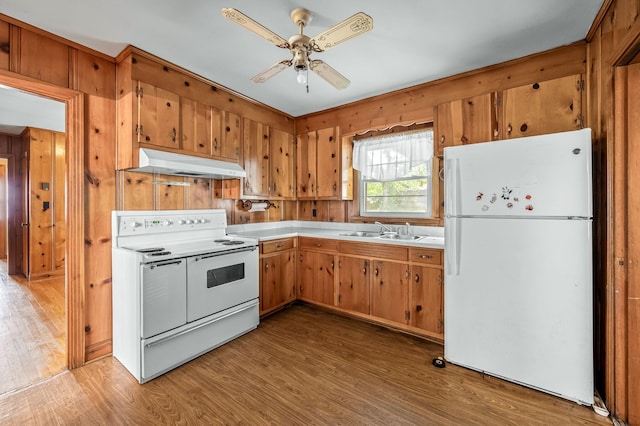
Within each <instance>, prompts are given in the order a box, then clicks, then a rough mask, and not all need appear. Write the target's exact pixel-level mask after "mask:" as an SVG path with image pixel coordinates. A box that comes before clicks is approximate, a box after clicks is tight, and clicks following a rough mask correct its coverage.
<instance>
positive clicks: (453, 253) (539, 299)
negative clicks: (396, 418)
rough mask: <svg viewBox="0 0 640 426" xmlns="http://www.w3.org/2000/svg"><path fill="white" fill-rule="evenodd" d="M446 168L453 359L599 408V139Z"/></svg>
mask: <svg viewBox="0 0 640 426" xmlns="http://www.w3.org/2000/svg"><path fill="white" fill-rule="evenodd" d="M444 161H445V199H444V201H445V288H444V306H445V310H444V318H445V323H444V329H445V345H444V356H445V359H446V360H447V361H448V362H451V363H453V364H457V365H460V366H463V367H467V368H471V369H474V370H477V371H481V372H484V373H486V374H489V375H492V376H496V377H500V378H503V379H506V380H509V381H512V382H515V383H519V384H522V385H524V386H528V387H531V388H535V389H538V390H540V391H543V392H547V393H550V394H554V395H557V396H559V397H562V398H566V399H569V400H572V401H576V402H578V403H581V404H586V405H591V404H593V397H594V385H593V315H592V310H593V301H592V298H593V293H592V287H593V278H592V255H591V254H592V192H591V129H583V130H578V131H572V132H564V133H556V134H550V135H543V136H532V137H526V138H519V139H513V140H507V141H499V142H488V143H479V144H472V145H466V146H458V147H450V148H445V150H444Z"/></svg>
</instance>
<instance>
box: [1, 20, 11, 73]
mask: <svg viewBox="0 0 640 426" xmlns="http://www.w3.org/2000/svg"><path fill="white" fill-rule="evenodd" d="M0 69H3V70H8V69H9V23H8V22H4V21H1V20H0Z"/></svg>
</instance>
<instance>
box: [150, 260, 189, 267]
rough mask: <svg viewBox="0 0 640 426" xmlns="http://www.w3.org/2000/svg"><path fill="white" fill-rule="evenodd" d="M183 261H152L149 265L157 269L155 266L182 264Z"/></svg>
mask: <svg viewBox="0 0 640 426" xmlns="http://www.w3.org/2000/svg"><path fill="white" fill-rule="evenodd" d="M182 262H183V260H173V261H170V262H163V263H150V264H148V265H149V267H150V268H151V269H155V268H158V267H160V266H169V265H181V264H182Z"/></svg>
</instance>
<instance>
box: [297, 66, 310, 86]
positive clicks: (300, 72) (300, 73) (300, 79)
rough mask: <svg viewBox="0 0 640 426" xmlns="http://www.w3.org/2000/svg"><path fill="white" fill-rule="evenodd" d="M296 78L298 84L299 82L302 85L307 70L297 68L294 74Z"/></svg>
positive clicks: (305, 82)
mask: <svg viewBox="0 0 640 426" xmlns="http://www.w3.org/2000/svg"><path fill="white" fill-rule="evenodd" d="M296 80H297V81H298V84H301V85H303V86H304V85H305V84H307V70H306V69H299V70H298V75H297V76H296Z"/></svg>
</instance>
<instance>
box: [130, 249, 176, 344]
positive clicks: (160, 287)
mask: <svg viewBox="0 0 640 426" xmlns="http://www.w3.org/2000/svg"><path fill="white" fill-rule="evenodd" d="M186 263H187V262H186V261H185V259H176V260H166V261H161V262H154V263H146V264H143V265H142V266H141V268H142V269H141V274H142V278H141V280H142V281H141V282H142V324H141V328H142V338H144V339H146V338H148V337H151V336H155V335H156V334H160V333H163V332H165V331H168V330H171V329H173V328H176V327H179V326H181V325H184V324H186V322H187V286H186V278H187V267H186Z"/></svg>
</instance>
